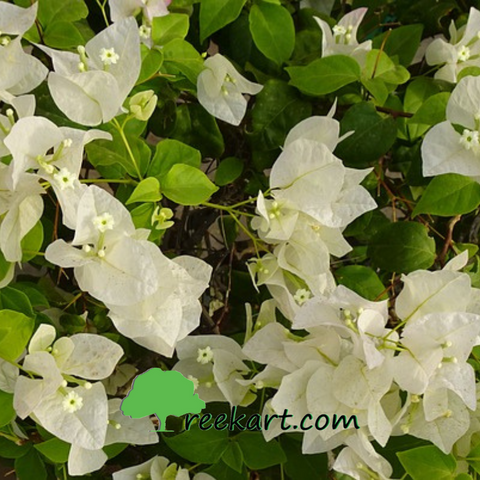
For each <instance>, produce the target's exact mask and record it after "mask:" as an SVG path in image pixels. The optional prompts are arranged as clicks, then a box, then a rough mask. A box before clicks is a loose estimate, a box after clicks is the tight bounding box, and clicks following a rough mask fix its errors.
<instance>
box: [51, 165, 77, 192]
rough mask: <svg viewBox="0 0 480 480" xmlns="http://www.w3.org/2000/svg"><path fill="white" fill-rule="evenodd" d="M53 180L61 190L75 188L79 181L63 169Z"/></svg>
mask: <svg viewBox="0 0 480 480" xmlns="http://www.w3.org/2000/svg"><path fill="white" fill-rule="evenodd" d="M53 178H54V180H55V181H56V182H57V183H58V184H59V185H60V189H61V190H65V189H66V188H74V182H75V180H76V179H77V177H76V176H75V175H74V174H73V173H72V172H70V171H69V170H68V169H67V168H62V169H61V170H60V171H58V172H57V173H56V174H55V175H54V176H53Z"/></svg>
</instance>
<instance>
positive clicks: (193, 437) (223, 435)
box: [162, 425, 229, 464]
mask: <svg viewBox="0 0 480 480" xmlns="http://www.w3.org/2000/svg"><path fill="white" fill-rule="evenodd" d="M162 437H163V439H164V440H165V443H166V444H167V445H168V446H169V447H170V448H171V449H172V450H173V451H174V452H175V453H177V454H178V455H180V456H181V457H183V458H186V459H187V460H188V461H189V462H194V463H208V464H212V463H216V462H218V460H220V457H221V456H222V455H223V452H224V451H225V450H226V449H227V447H228V444H229V442H228V431H227V430H215V429H214V428H211V429H210V430H203V431H202V430H200V428H199V427H198V425H192V427H191V428H190V430H187V431H186V432H183V433H181V434H180V435H176V436H174V437H167V436H165V435H163V434H162Z"/></svg>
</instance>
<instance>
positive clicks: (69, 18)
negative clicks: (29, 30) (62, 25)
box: [37, 0, 88, 27]
mask: <svg viewBox="0 0 480 480" xmlns="http://www.w3.org/2000/svg"><path fill="white" fill-rule="evenodd" d="M87 15H88V8H87V5H86V4H85V2H84V1H83V0H62V1H61V2H59V1H58V0H40V1H39V2H38V15H37V18H38V21H39V22H40V23H41V24H42V25H43V27H46V26H47V25H49V24H51V23H54V22H67V23H72V22H75V21H77V20H81V19H82V18H87Z"/></svg>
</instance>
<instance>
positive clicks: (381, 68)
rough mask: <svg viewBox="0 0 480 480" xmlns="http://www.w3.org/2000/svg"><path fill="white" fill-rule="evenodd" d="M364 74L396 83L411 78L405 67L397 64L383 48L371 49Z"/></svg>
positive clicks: (370, 77) (364, 75)
mask: <svg viewBox="0 0 480 480" xmlns="http://www.w3.org/2000/svg"><path fill="white" fill-rule="evenodd" d="M362 76H363V77H364V78H368V79H372V78H379V79H381V80H383V81H384V82H386V83H391V84H394V85H400V84H402V83H405V82H407V81H408V79H409V78H410V74H409V73H408V70H407V69H406V68H405V67H402V66H401V65H395V63H394V62H393V61H392V59H391V58H390V57H389V56H388V55H387V54H386V53H385V52H382V51H381V50H371V51H369V52H368V53H367V58H366V62H365V67H364V69H363V72H362Z"/></svg>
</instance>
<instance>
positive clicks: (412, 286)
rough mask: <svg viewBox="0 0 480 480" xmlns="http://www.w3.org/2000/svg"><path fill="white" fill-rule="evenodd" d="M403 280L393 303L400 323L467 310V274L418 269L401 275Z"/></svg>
mask: <svg viewBox="0 0 480 480" xmlns="http://www.w3.org/2000/svg"><path fill="white" fill-rule="evenodd" d="M402 281H403V289H402V291H401V292H400V294H399V295H398V297H397V299H396V301H395V311H396V313H397V315H398V317H399V318H400V319H401V320H404V321H408V322H410V321H413V320H415V319H418V318H421V317H423V316H425V315H426V314H428V313H435V312H466V311H467V307H468V305H469V303H470V300H471V294H472V285H471V280H470V277H469V276H468V275H467V274H466V273H461V272H456V271H453V270H449V269H444V270H439V271H436V272H428V271H425V270H418V271H416V272H412V273H409V274H408V275H404V276H403V277H402Z"/></svg>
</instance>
